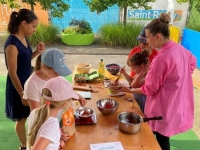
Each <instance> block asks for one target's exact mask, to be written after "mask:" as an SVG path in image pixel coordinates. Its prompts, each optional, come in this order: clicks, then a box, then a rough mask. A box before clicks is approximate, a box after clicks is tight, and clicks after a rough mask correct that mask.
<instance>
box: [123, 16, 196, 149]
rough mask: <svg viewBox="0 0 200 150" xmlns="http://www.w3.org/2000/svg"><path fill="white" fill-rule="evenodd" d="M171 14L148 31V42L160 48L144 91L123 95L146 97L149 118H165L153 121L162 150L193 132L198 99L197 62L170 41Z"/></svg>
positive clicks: (150, 26) (183, 49)
mask: <svg viewBox="0 0 200 150" xmlns="http://www.w3.org/2000/svg"><path fill="white" fill-rule="evenodd" d="M169 22H170V17H169V16H168V14H165V13H163V14H161V15H160V17H159V18H158V19H154V20H153V21H151V22H150V23H149V24H148V25H147V26H146V29H145V33H146V36H147V40H148V42H149V44H150V46H152V47H153V48H159V53H158V55H157V56H156V57H155V58H154V59H153V62H152V63H151V66H150V69H149V71H148V73H147V75H146V77H145V84H144V85H143V86H142V87H141V88H133V89H129V88H126V87H124V86H123V87H122V88H121V90H120V91H126V92H130V93H138V94H141V93H143V94H145V95H146V96H147V98H146V104H145V111H144V113H145V115H146V117H153V116H163V120H159V121H150V122H149V125H150V127H151V129H152V130H153V131H154V134H155V135H156V138H157V140H158V143H159V144H160V146H161V148H162V150H170V143H169V138H170V137H171V136H173V135H175V134H178V133H182V132H185V131H187V130H189V129H190V128H192V126H193V120H194V95H193V83H192V75H191V74H192V72H193V70H194V69H195V67H196V58H195V57H194V55H192V54H191V52H190V51H188V50H187V49H185V48H184V47H183V46H181V45H179V44H177V43H175V42H173V41H171V40H169V34H170V33H169V26H168V25H169Z"/></svg>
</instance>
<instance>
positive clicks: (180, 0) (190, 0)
mask: <svg viewBox="0 0 200 150" xmlns="http://www.w3.org/2000/svg"><path fill="white" fill-rule="evenodd" d="M176 1H177V2H178V3H180V4H181V3H186V2H188V3H189V9H188V14H189V15H188V16H187V21H186V24H188V22H189V20H190V12H191V10H192V8H193V5H194V1H195V0H176ZM196 1H197V0H196ZM195 8H196V10H197V11H198V12H199V13H200V1H199V0H198V1H197V3H196V5H195Z"/></svg>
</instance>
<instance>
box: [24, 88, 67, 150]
mask: <svg viewBox="0 0 200 150" xmlns="http://www.w3.org/2000/svg"><path fill="white" fill-rule="evenodd" d="M42 95H45V96H47V97H52V93H51V91H50V90H49V89H47V88H44V89H43V90H42ZM42 103H43V105H42V106H41V107H39V108H37V110H36V112H35V115H34V121H33V124H32V126H31V127H30V131H29V133H28V145H29V149H31V147H32V146H33V145H34V143H35V141H36V136H37V133H38V131H39V129H40V128H41V126H42V124H43V123H44V122H45V121H46V120H47V119H48V117H49V114H50V109H53V108H57V107H63V106H64V105H65V103H66V100H63V101H47V100H45V99H44V98H42Z"/></svg>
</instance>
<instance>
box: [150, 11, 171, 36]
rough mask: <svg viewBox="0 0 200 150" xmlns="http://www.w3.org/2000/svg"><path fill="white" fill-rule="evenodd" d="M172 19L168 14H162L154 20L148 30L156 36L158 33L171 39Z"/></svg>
mask: <svg viewBox="0 0 200 150" xmlns="http://www.w3.org/2000/svg"><path fill="white" fill-rule="evenodd" d="M170 20H171V18H170V16H169V15H168V14H166V13H161V14H160V17H159V18H157V19H154V20H152V21H151V22H150V23H149V24H148V25H147V26H146V29H148V30H149V32H150V33H152V34H153V35H154V36H155V35H156V34H157V33H161V34H162V35H163V36H164V37H166V38H169V35H170V31H169V22H170Z"/></svg>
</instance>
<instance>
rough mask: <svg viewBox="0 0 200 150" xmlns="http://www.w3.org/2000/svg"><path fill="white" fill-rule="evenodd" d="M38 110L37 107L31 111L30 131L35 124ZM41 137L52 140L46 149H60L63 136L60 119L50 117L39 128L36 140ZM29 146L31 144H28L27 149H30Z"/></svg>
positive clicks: (29, 119) (29, 118)
mask: <svg viewBox="0 0 200 150" xmlns="http://www.w3.org/2000/svg"><path fill="white" fill-rule="evenodd" d="M36 110H37V108H36V109H34V110H33V111H31V113H30V115H29V117H28V133H29V132H30V128H31V126H32V125H33V122H34V118H35V113H36ZM39 137H43V138H46V139H49V140H50V141H51V143H50V144H49V145H48V146H47V148H46V149H45V150H58V149H59V145H60V137H61V134H60V128H59V122H58V119H57V118H55V117H49V118H48V119H47V120H46V121H45V122H44V123H43V124H42V126H41V127H40V129H39V130H38V133H37V136H36V140H37V139H38V138H39ZM28 147H29V146H28V144H27V150H29V148H28Z"/></svg>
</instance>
